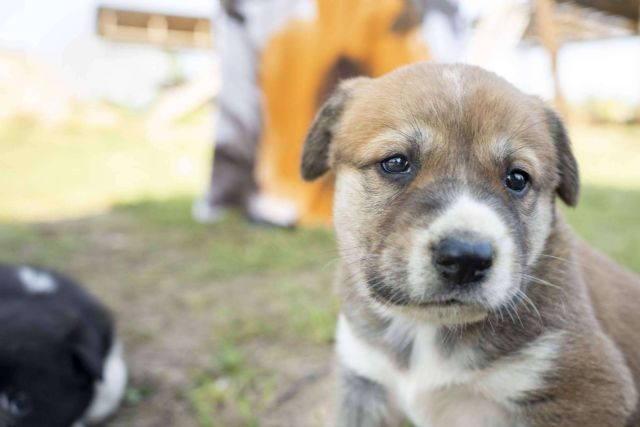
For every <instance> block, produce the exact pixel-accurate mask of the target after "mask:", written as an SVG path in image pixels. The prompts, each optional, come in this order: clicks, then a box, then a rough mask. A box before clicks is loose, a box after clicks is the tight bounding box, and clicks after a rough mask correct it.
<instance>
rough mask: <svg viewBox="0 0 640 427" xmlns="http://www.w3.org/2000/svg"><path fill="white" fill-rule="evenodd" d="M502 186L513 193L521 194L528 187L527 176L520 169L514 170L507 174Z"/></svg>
mask: <svg viewBox="0 0 640 427" xmlns="http://www.w3.org/2000/svg"><path fill="white" fill-rule="evenodd" d="M504 184H505V185H506V186H507V188H508V189H509V190H511V191H513V192H515V193H523V192H525V191H526V189H527V188H528V187H529V174H527V173H526V172H525V171H522V170H520V169H514V170H512V171H511V172H509V174H508V175H507V177H506V178H505V180H504Z"/></svg>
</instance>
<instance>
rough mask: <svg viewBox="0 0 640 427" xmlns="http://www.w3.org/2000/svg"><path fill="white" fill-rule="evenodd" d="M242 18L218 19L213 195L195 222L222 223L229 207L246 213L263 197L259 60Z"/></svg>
mask: <svg viewBox="0 0 640 427" xmlns="http://www.w3.org/2000/svg"><path fill="white" fill-rule="evenodd" d="M239 6H241V3H239ZM240 13H241V10H236V12H235V13H229V11H228V10H227V9H220V10H219V11H218V12H217V13H216V15H215V16H214V28H215V31H216V32H215V35H216V45H217V46H218V51H219V57H220V71H221V81H222V84H221V88H220V93H219V94H218V96H217V99H216V104H217V112H216V132H215V147H214V155H213V162H212V172H211V180H210V183H209V189H208V191H207V193H206V194H205V195H204V197H202V198H201V199H200V200H197V201H196V202H195V203H194V205H193V217H194V219H196V220H197V221H200V222H215V221H217V220H218V219H219V218H220V217H221V215H222V213H223V211H224V210H225V208H227V207H229V206H238V207H240V208H243V209H246V207H247V204H248V200H249V198H250V197H251V196H252V195H253V194H255V193H257V185H256V182H255V177H254V164H255V157H256V150H257V145H258V139H259V137H260V130H261V122H262V119H261V105H260V99H261V95H260V89H259V87H258V82H257V76H256V72H257V71H256V68H257V67H256V62H257V60H258V58H257V52H256V47H255V46H254V45H253V43H252V41H251V39H250V36H249V33H248V25H249V23H248V22H247V20H245V19H243V17H242V15H241V14H240Z"/></svg>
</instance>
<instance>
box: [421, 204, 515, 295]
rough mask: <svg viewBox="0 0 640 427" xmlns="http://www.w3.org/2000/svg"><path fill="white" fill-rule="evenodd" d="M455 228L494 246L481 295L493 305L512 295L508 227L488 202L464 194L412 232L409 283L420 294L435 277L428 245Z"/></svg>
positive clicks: (511, 243)
mask: <svg viewBox="0 0 640 427" xmlns="http://www.w3.org/2000/svg"><path fill="white" fill-rule="evenodd" d="M454 231H471V232H474V233H478V234H479V235H481V236H484V237H485V238H487V239H489V240H490V241H491V243H492V244H493V247H494V250H495V259H494V263H493V266H492V268H491V273H490V275H489V277H488V278H487V281H486V283H484V284H483V285H482V289H483V295H484V297H485V298H486V300H487V302H488V303H489V304H490V305H492V306H498V305H499V304H500V303H502V302H503V301H505V300H507V299H509V298H510V297H512V294H511V292H510V291H511V288H512V287H513V286H514V283H513V279H512V275H513V264H514V260H513V253H514V250H515V244H514V242H513V239H512V238H511V236H510V234H509V230H508V228H507V226H506V224H505V223H504V221H503V220H502V218H500V216H499V215H498V213H497V212H496V211H495V210H494V209H493V208H491V207H490V206H489V205H487V204H485V203H482V202H480V201H477V200H475V199H473V198H472V197H470V196H469V195H466V194H463V195H462V196H460V197H459V198H458V199H457V200H456V201H455V202H453V203H452V204H451V206H449V207H448V208H447V209H446V210H445V212H443V213H442V214H441V215H440V216H439V217H438V218H436V219H435V220H434V221H433V223H432V224H431V225H429V226H428V227H427V228H426V229H423V230H418V231H417V232H416V233H414V237H413V242H412V245H411V253H410V254H409V268H408V270H409V280H408V281H409V285H410V286H411V289H412V292H413V293H414V295H416V296H419V295H422V294H423V293H424V290H425V289H426V288H427V287H428V286H429V284H430V283H433V281H434V280H435V279H436V272H435V271H434V270H433V267H432V266H431V263H429V262H426V261H425V260H428V259H430V258H431V254H430V249H429V248H430V246H431V244H432V243H435V242H437V241H439V240H440V239H442V238H444V237H445V236H446V235H447V234H449V233H451V232H454Z"/></svg>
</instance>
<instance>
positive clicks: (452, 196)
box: [302, 64, 578, 324]
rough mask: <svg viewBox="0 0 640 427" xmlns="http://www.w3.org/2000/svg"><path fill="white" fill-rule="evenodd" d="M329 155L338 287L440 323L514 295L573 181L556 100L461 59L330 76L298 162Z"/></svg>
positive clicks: (307, 166)
mask: <svg viewBox="0 0 640 427" xmlns="http://www.w3.org/2000/svg"><path fill="white" fill-rule="evenodd" d="M328 169H332V170H333V171H334V173H335V175H336V195H335V205H334V222H335V226H336V230H337V235H338V240H339V246H340V251H341V255H342V257H343V260H344V266H345V268H346V270H347V276H348V277H347V281H348V286H351V287H352V289H350V290H349V291H351V292H356V293H359V294H360V295H361V296H362V298H365V299H366V300H367V301H368V302H370V303H372V304H373V305H374V306H375V307H376V308H378V309H380V310H382V311H386V310H392V311H393V312H402V313H408V314H410V315H412V316H418V317H421V318H425V319H427V320H430V321H436V322H440V323H450V324H451V323H454V324H455V323H465V322H471V321H475V320H479V319H481V318H483V317H484V316H485V315H486V314H487V313H488V312H489V311H490V310H497V309H500V308H501V307H503V306H507V305H509V304H512V303H513V301H514V300H515V299H522V298H523V295H525V294H524V293H525V292H526V290H525V289H523V286H522V283H523V282H524V281H525V279H526V278H527V277H528V274H529V268H530V267H531V266H532V265H533V264H535V262H536V261H537V259H538V258H539V257H540V255H541V254H542V251H543V248H544V245H545V242H546V239H547V237H548V235H549V232H550V229H551V226H552V223H553V220H554V212H555V210H554V200H555V197H556V195H559V196H560V197H561V198H562V199H563V200H564V201H565V202H567V203H568V204H570V205H573V204H575V202H576V198H577V191H578V177H577V167H576V163H575V160H574V158H573V156H572V154H571V152H570V148H569V143H568V140H567V138H566V135H565V132H564V128H563V126H562V124H561V123H560V121H559V120H558V118H557V117H556V116H555V114H554V113H552V112H551V111H550V110H549V109H547V108H546V107H545V106H544V105H543V104H542V102H541V101H540V100H538V99H536V98H533V97H530V96H527V95H524V94H522V93H521V92H519V91H518V90H517V89H515V88H514V87H512V86H511V85H509V84H508V83H507V82H505V81H504V80H502V79H500V78H499V77H497V76H495V75H493V74H491V73H488V72H485V71H483V70H481V69H479V68H475V67H470V66H462V65H455V66H450V65H430V64H417V65H412V66H408V67H405V68H402V69H399V70H397V71H395V72H393V73H391V74H388V75H386V76H384V77H382V78H379V79H375V80H370V79H362V78H361V79H355V80H351V81H348V82H346V83H345V84H343V85H342V86H341V87H340V89H339V90H338V91H337V92H336V94H335V95H334V96H333V98H332V99H330V100H329V101H328V103H327V104H326V105H325V107H323V109H322V111H321V112H320V113H319V114H318V117H317V118H316V122H315V123H314V126H313V127H312V129H311V131H310V133H309V136H308V137H307V141H306V143H305V152H304V155H303V164H302V172H303V176H304V177H305V178H306V179H314V178H315V177H317V176H320V175H322V174H323V173H324V172H325V171H327V170H328Z"/></svg>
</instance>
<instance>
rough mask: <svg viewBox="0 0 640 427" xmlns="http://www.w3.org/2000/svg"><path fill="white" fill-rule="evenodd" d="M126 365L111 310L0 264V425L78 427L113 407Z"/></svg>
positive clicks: (68, 284) (56, 280) (61, 281)
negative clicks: (109, 311)
mask: <svg viewBox="0 0 640 427" xmlns="http://www.w3.org/2000/svg"><path fill="white" fill-rule="evenodd" d="M126 377H127V373H126V367H125V364H124V362H123V360H122V355H121V350H120V346H119V344H118V341H117V339H116V336H115V330H114V325H113V320H112V318H111V315H110V314H109V313H108V311H107V310H106V309H105V308H104V307H103V306H102V305H101V304H100V303H99V302H98V301H96V300H95V299H94V298H93V297H92V296H91V295H89V294H88V293H87V292H85V291H84V290H83V289H82V288H81V287H80V286H78V285H77V284H75V283H73V282H72V281H71V280H69V279H67V278H65V277H62V276H60V275H58V274H55V273H52V272H50V271H45V270H42V269H36V268H33V267H27V266H8V265H0V427H70V426H72V425H73V426H74V427H79V426H83V425H85V424H94V423H97V422H101V421H103V420H104V419H106V418H107V417H108V416H109V415H110V414H111V413H112V412H113V411H114V410H115V409H116V407H117V406H118V403H119V402H120V399H121V397H122V395H123V393H124V389H125V385H126Z"/></svg>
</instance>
